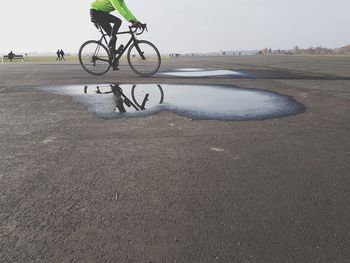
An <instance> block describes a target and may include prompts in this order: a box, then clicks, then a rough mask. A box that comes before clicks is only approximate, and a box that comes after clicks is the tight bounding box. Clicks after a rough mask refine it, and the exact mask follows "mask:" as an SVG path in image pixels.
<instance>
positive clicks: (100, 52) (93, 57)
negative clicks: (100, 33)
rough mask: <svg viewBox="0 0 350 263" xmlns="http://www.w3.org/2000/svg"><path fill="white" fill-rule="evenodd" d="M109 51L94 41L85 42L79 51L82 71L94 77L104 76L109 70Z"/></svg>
mask: <svg viewBox="0 0 350 263" xmlns="http://www.w3.org/2000/svg"><path fill="white" fill-rule="evenodd" d="M109 60H110V59H109V51H108V49H107V48H106V47H105V46H104V45H103V44H102V43H100V42H98V41H96V40H89V41H86V42H85V43H84V44H83V45H82V46H81V47H80V50H79V62H80V65H81V66H82V67H83V69H84V70H85V71H86V72H88V73H90V74H92V75H95V76H101V75H103V74H105V73H106V72H107V71H108V70H109V68H110V66H111V65H110V61H109Z"/></svg>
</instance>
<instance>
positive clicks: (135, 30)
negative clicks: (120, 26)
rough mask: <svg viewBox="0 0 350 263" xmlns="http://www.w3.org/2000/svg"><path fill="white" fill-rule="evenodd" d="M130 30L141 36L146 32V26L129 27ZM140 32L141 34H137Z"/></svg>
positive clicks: (140, 24) (139, 24)
mask: <svg viewBox="0 0 350 263" xmlns="http://www.w3.org/2000/svg"><path fill="white" fill-rule="evenodd" d="M129 28H130V30H131V31H132V32H133V33H134V34H136V35H141V34H142V33H143V32H145V30H146V31H147V32H148V28H147V24H142V23H140V22H139V23H138V24H137V26H129ZM139 29H140V30H141V32H139V33H137V30H139Z"/></svg>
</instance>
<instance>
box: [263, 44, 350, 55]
mask: <svg viewBox="0 0 350 263" xmlns="http://www.w3.org/2000/svg"><path fill="white" fill-rule="evenodd" d="M259 54H261V55H313V56H326V55H350V45H348V46H345V47H342V48H336V49H331V48H326V47H309V48H300V47H299V46H295V47H294V48H293V49H292V50H281V49H278V50H272V49H271V48H264V49H262V50H260V51H259Z"/></svg>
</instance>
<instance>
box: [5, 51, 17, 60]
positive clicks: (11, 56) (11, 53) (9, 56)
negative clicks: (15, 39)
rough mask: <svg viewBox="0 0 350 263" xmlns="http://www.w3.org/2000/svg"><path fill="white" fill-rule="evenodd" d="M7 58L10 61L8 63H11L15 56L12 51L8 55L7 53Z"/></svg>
mask: <svg viewBox="0 0 350 263" xmlns="http://www.w3.org/2000/svg"><path fill="white" fill-rule="evenodd" d="M7 56H8V58H9V60H10V62H12V59H13V58H14V57H15V56H16V55H15V54H14V53H13V52H12V51H11V52H10V53H8V55H7Z"/></svg>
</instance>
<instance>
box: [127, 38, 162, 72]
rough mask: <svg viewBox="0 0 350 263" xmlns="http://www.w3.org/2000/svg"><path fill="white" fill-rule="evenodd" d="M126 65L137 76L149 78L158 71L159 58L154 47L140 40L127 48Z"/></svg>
mask: <svg viewBox="0 0 350 263" xmlns="http://www.w3.org/2000/svg"><path fill="white" fill-rule="evenodd" d="M128 63H129V66H130V68H131V69H132V70H133V71H134V72H135V73H136V74H137V75H140V76H142V77H149V76H152V75H153V74H155V73H157V71H158V70H159V68H160V64H161V58H160V54H159V51H158V49H157V48H156V46H155V45H153V44H152V43H151V42H149V41H146V40H140V41H137V42H136V43H134V44H132V45H131V47H130V48H129V50H128Z"/></svg>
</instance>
